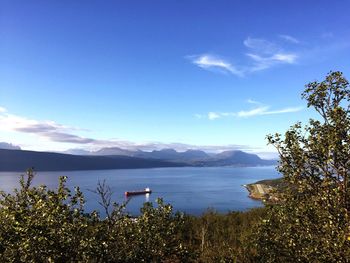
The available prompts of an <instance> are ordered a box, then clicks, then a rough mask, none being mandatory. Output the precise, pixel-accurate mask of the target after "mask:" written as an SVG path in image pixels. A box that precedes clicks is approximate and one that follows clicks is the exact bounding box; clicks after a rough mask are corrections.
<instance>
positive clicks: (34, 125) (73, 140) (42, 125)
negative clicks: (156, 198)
mask: <svg viewBox="0 0 350 263" xmlns="http://www.w3.org/2000/svg"><path fill="white" fill-rule="evenodd" d="M211 117H212V118H214V119H215V115H212V116H211ZM220 117H221V116H220V115H218V116H217V118H220ZM1 130H2V131H12V132H21V133H26V134H33V135H35V136H38V137H40V138H45V139H47V140H49V141H52V142H57V143H70V144H75V145H77V146H79V147H82V148H84V149H89V150H98V149H100V148H103V147H119V148H122V149H128V150H143V151H152V150H160V149H164V148H173V149H175V150H177V151H186V150H188V149H197V150H204V151H208V152H221V151H225V150H246V151H252V150H254V149H255V148H254V147H251V146H248V145H238V144H229V145H192V144H185V143H176V142H175V143H162V142H143V143H135V142H130V141H126V140H118V139H109V140H101V139H96V138H89V137H83V136H79V135H77V134H75V133H76V132H77V131H81V130H83V129H79V128H76V127H69V126H65V125H62V124H59V123H56V122H54V121H39V120H34V119H29V118H26V117H22V116H18V115H13V114H10V113H8V112H7V111H6V110H4V111H2V112H0V131H1ZM1 146H2V144H0V147H1ZM5 146H6V147H9V146H10V145H9V144H6V145H5V144H3V147H5ZM14 147H15V146H14Z"/></svg>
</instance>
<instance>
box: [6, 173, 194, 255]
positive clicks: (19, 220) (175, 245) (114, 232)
mask: <svg viewBox="0 0 350 263" xmlns="http://www.w3.org/2000/svg"><path fill="white" fill-rule="evenodd" d="M33 176H34V172H33V171H32V170H28V172H27V178H26V179H27V180H25V177H24V176H22V179H21V180H20V188H19V189H15V190H14V192H13V193H12V194H6V193H4V192H1V199H0V222H1V224H0V261H1V262H189V261H191V258H192V256H193V253H190V251H189V250H188V249H187V248H186V246H185V245H184V243H183V242H182V240H181V239H180V237H181V233H182V232H181V231H182V227H183V225H184V216H183V215H181V214H175V215H174V214H173V212H172V207H171V206H170V205H166V204H164V203H163V201H162V200H158V206H157V207H153V206H152V204H150V203H146V204H145V205H144V207H143V208H142V214H141V216H139V217H138V218H136V219H135V218H131V217H129V216H128V215H127V214H125V213H123V206H119V205H117V204H113V207H112V209H111V210H112V211H111V212H110V211H109V210H108V209H109V208H110V207H109V205H110V203H111V202H110V200H109V197H110V194H109V192H108V188H105V185H99V188H98V191H97V192H98V193H99V194H100V195H101V199H102V201H101V204H102V205H103V206H104V208H105V209H106V211H107V212H108V213H107V218H105V219H101V218H100V216H99V214H98V213H97V212H92V213H85V212H84V202H85V201H84V196H83V194H82V193H81V192H80V190H79V188H76V189H75V193H74V194H72V193H71V192H70V190H69V189H68V188H66V186H65V182H66V178H65V177H61V178H60V182H59V186H58V188H57V190H49V189H47V188H46V186H39V187H32V186H31V182H32V179H33Z"/></svg>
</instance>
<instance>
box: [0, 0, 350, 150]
mask: <svg viewBox="0 0 350 263" xmlns="http://www.w3.org/2000/svg"><path fill="white" fill-rule="evenodd" d="M0 10H1V11H0V141H4V142H8V143H12V144H15V145H20V146H21V147H22V148H23V149H32V150H51V151H64V150H67V149H70V148H82V149H89V150H93V149H98V148H101V147H106V146H120V147H123V148H132V149H135V148H140V149H146V150H151V149H159V148H164V147H175V148H176V149H178V150H184V149H186V148H199V149H206V150H211V151H214V150H216V151H219V150H225V149H243V150H248V151H252V152H257V153H259V154H261V156H267V155H266V154H264V153H266V152H270V151H273V149H272V148H267V147H266V140H265V136H266V134H268V133H274V132H283V131H285V130H286V129H287V128H288V127H289V126H290V125H292V124H293V123H295V122H296V121H303V122H306V121H307V120H308V118H310V117H315V114H314V113H313V111H311V110H309V109H306V107H305V106H306V103H305V102H304V101H302V100H301V98H300V94H301V92H302V90H303V88H304V85H305V84H306V83H308V82H310V81H313V80H322V79H323V77H324V76H325V75H326V74H327V73H328V72H329V71H330V70H340V71H343V72H344V74H345V76H347V77H348V78H350V77H349V76H350V68H349V58H350V27H349V24H350V18H349V15H348V11H349V10H350V2H349V1H341V0H340V1H336V2H334V3H331V2H330V1H202V0H201V1H199V0H198V1H86V0H85V1H64V0H63V1H62V0H60V1H16V0H11V1H3V0H0Z"/></svg>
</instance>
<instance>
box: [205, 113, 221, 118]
mask: <svg viewBox="0 0 350 263" xmlns="http://www.w3.org/2000/svg"><path fill="white" fill-rule="evenodd" d="M218 118H221V114H218V113H216V112H209V113H208V119H209V120H215V119H218Z"/></svg>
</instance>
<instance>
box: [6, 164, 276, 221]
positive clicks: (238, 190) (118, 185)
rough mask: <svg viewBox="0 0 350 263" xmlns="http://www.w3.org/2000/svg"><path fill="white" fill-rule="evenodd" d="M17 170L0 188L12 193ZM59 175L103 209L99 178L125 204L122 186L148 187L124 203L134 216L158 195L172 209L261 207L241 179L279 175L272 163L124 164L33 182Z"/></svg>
mask: <svg viewBox="0 0 350 263" xmlns="http://www.w3.org/2000/svg"><path fill="white" fill-rule="evenodd" d="M19 175H20V173H17V172H1V173H0V190H4V191H6V192H11V191H12V190H13V189H14V188H15V187H18V186H19V183H18V182H19ZM59 176H67V177H68V181H67V186H68V187H69V188H71V189H73V188H74V187H75V186H79V187H80V188H81V190H82V191H83V192H84V195H85V197H86V201H87V202H86V206H85V207H86V210H87V211H92V210H98V211H101V212H102V209H101V207H100V205H99V204H98V197H97V195H96V194H94V193H92V192H91V191H89V189H90V190H93V189H95V188H96V186H97V183H98V181H103V180H106V183H107V184H108V185H109V186H110V188H111V190H112V191H113V200H115V201H116V202H118V203H123V202H125V201H126V200H127V199H126V197H125V196H124V192H125V191H132V190H139V189H143V188H145V187H150V188H151V189H152V190H153V192H152V194H150V195H140V196H133V197H132V198H131V200H129V202H128V205H127V209H126V210H127V211H128V212H129V213H130V214H132V215H137V214H139V212H140V211H139V210H140V207H142V204H143V203H144V202H146V201H149V202H154V201H155V200H156V198H158V197H161V198H163V200H164V201H165V202H167V203H170V204H171V205H173V207H174V210H177V211H182V212H186V213H188V214H193V215H200V214H202V213H203V212H205V211H206V210H207V209H208V208H212V209H215V210H216V211H218V212H222V213H224V212H228V211H232V210H239V211H243V210H247V209H249V208H253V207H259V206H261V205H262V204H261V202H260V201H256V200H252V199H250V198H249V197H248V192H247V190H246V189H245V188H244V187H243V186H242V185H244V184H249V183H254V182H256V181H258V180H263V179H272V178H277V177H279V176H280V175H279V174H278V173H277V171H276V170H275V167H272V166H267V167H181V168H154V169H124V170H98V171H67V172H38V173H37V175H36V177H35V178H34V182H33V183H34V185H41V184H44V185H47V186H48V187H49V188H55V187H57V184H58V178H59Z"/></svg>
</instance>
